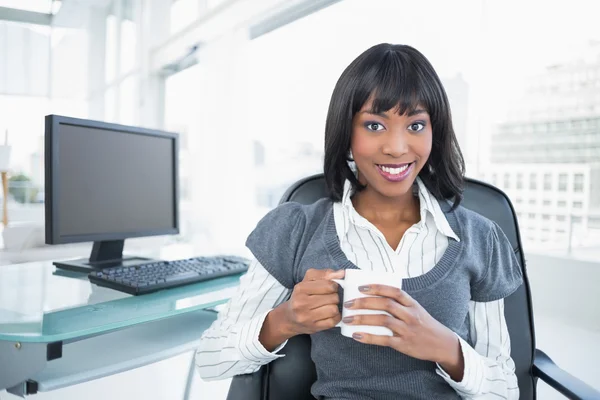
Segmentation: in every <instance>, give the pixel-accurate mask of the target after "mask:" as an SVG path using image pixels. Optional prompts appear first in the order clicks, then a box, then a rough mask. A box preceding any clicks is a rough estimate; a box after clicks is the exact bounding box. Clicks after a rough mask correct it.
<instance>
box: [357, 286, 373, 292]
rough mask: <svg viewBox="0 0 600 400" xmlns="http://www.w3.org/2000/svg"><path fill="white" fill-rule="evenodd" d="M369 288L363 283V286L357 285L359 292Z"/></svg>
mask: <svg viewBox="0 0 600 400" xmlns="http://www.w3.org/2000/svg"><path fill="white" fill-rule="evenodd" d="M369 289H370V287H369V285H365V286H359V287H358V290H359V291H361V292H368V291H369Z"/></svg>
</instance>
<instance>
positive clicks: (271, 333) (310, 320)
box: [259, 269, 345, 351]
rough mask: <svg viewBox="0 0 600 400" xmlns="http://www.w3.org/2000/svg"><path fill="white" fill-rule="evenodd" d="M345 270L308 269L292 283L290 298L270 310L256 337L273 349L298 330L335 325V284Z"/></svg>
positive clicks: (339, 318)
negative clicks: (300, 277) (297, 280)
mask: <svg viewBox="0 0 600 400" xmlns="http://www.w3.org/2000/svg"><path fill="white" fill-rule="evenodd" d="M344 275H345V271H344V270H339V271H334V270H331V269H325V270H318V269H309V270H308V271H306V274H305V275H304V279H303V280H302V282H300V283H298V284H297V285H296V286H294V290H293V291H292V295H291V297H290V299H289V300H288V301H286V302H284V303H282V304H280V305H279V306H277V307H276V308H275V309H273V310H271V312H269V314H268V315H267V317H266V318H265V321H264V323H263V326H262V329H261V332H260V335H259V341H260V342H261V343H262V345H263V346H264V347H265V349H267V351H273V349H275V348H277V347H278V346H279V345H280V344H281V343H283V342H285V341H286V340H288V339H290V338H292V337H294V336H296V335H301V334H311V333H315V332H319V331H324V330H326V329H330V328H333V327H335V326H336V325H337V324H338V323H339V322H340V320H341V319H342V317H341V315H340V311H339V308H338V304H339V302H340V298H339V295H338V284H337V283H335V282H334V281H332V279H342V278H344Z"/></svg>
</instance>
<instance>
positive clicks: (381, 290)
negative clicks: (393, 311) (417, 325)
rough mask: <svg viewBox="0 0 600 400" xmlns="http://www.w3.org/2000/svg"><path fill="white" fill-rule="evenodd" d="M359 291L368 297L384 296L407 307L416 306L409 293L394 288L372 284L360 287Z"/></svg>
mask: <svg viewBox="0 0 600 400" xmlns="http://www.w3.org/2000/svg"><path fill="white" fill-rule="evenodd" d="M358 290H360V291H361V292H362V293H365V294H368V295H372V296H383V297H388V298H390V299H394V300H396V301H397V302H398V303H400V304H402V305H404V306H406V307H411V306H413V305H414V304H415V301H414V300H413V298H412V297H410V295H409V294H408V293H406V292H405V291H404V290H402V289H398V288H397V287H394V286H388V285H379V284H371V285H365V286H360V287H359V288H358Z"/></svg>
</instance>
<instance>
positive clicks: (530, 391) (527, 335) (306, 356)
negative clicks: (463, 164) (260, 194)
mask: <svg viewBox="0 0 600 400" xmlns="http://www.w3.org/2000/svg"><path fill="white" fill-rule="evenodd" d="M326 196H327V189H326V186H325V178H324V177H323V175H322V174H319V175H314V176H311V177H308V178H305V179H302V180H300V181H299V182H297V183H296V184H294V185H293V186H292V187H290V188H289V189H288V191H287V192H286V193H285V194H284V195H283V198H282V199H281V202H280V203H285V202H288V201H295V202H298V203H302V204H311V203H314V202H315V201H316V200H318V199H320V198H323V197H326ZM462 205H463V206H464V207H466V208H469V209H471V210H473V211H476V212H478V213H479V214H481V215H484V216H485V217H487V218H489V219H491V220H493V221H495V222H496V223H497V224H498V225H500V227H501V228H502V230H503V231H504V233H505V234H506V236H507V237H508V239H509V240H510V242H511V244H512V246H513V249H514V251H515V254H516V255H517V258H518V260H519V261H520V263H521V266H522V268H523V278H524V284H523V285H522V286H521V287H520V288H519V289H518V290H517V291H516V292H515V293H513V294H512V295H511V296H509V297H508V298H507V299H506V300H505V310H504V312H505V316H506V323H507V325H508V330H509V332H510V337H511V344H512V346H511V356H512V358H513V360H514V362H515V365H516V375H517V378H518V380H519V388H520V393H521V396H520V398H521V399H527V400H530V399H536V383H537V379H538V378H541V379H542V380H543V381H545V382H546V383H548V384H549V385H550V386H552V387H553V388H554V389H556V390H558V391H559V392H560V393H562V394H563V395H565V396H567V397H568V398H571V399H586V400H587V399H600V392H598V391H596V390H594V389H593V388H592V387H590V386H589V385H587V384H585V383H584V382H582V381H580V380H579V379H577V378H575V377H574V376H572V375H570V374H568V373H567V372H565V371H563V370H562V369H560V368H559V367H558V366H556V364H554V362H553V361H552V360H551V359H550V358H549V357H548V356H547V355H546V354H545V353H544V352H542V351H541V350H538V349H536V348H535V334H534V325H533V311H532V308H531V294H530V288H529V281H528V279H527V271H526V268H525V259H524V257H523V250H522V246H521V238H520V235H519V228H518V224H517V219H516V216H515V212H514V210H513V207H512V204H511V202H510V200H509V199H508V197H507V196H506V195H505V194H504V193H503V192H502V191H500V190H499V189H497V188H495V187H493V186H491V185H488V184H486V183H483V182H479V181H476V180H473V179H467V180H466V187H465V192H464V200H463V202H462ZM310 345H311V343H310V336H308V335H300V336H296V337H294V338H292V339H291V340H289V341H288V343H287V345H286V346H285V348H284V349H283V350H282V353H284V354H285V355H286V356H285V357H282V358H279V359H277V360H275V361H273V362H271V363H269V364H267V365H264V366H263V367H262V368H261V369H260V370H259V371H257V372H255V373H254V374H248V375H239V376H236V377H234V378H233V380H232V383H231V387H230V389H229V394H228V396H227V400H279V399H287V400H308V399H314V398H313V397H312V395H311V394H310V388H311V385H312V384H313V383H314V382H315V380H316V379H317V373H316V370H315V366H314V364H313V362H312V360H311V358H310Z"/></svg>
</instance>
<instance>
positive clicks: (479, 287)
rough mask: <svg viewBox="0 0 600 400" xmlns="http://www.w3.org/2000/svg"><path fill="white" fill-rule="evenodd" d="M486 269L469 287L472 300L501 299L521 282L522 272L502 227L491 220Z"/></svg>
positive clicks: (487, 300)
mask: <svg viewBox="0 0 600 400" xmlns="http://www.w3.org/2000/svg"><path fill="white" fill-rule="evenodd" d="M486 246H487V249H486V250H487V254H488V255H489V258H488V260H487V265H486V266H485V268H486V270H485V271H484V273H483V276H482V278H481V279H479V280H478V281H477V282H476V283H475V284H474V285H473V286H472V287H471V298H472V300H473V301H476V302H480V303H484V302H489V301H495V300H500V299H503V298H505V297H507V296H509V295H511V294H512V293H514V292H515V291H516V290H517V289H518V288H519V286H521V284H522V283H523V272H522V270H521V265H520V264H519V261H518V260H517V257H516V255H515V252H514V250H513V248H512V246H511V244H510V242H509V241H508V238H507V237H506V235H505V234H504V232H503V231H502V229H501V228H500V227H499V226H498V225H497V224H496V223H495V222H492V225H491V228H490V231H489V233H488V238H487V244H486Z"/></svg>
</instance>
